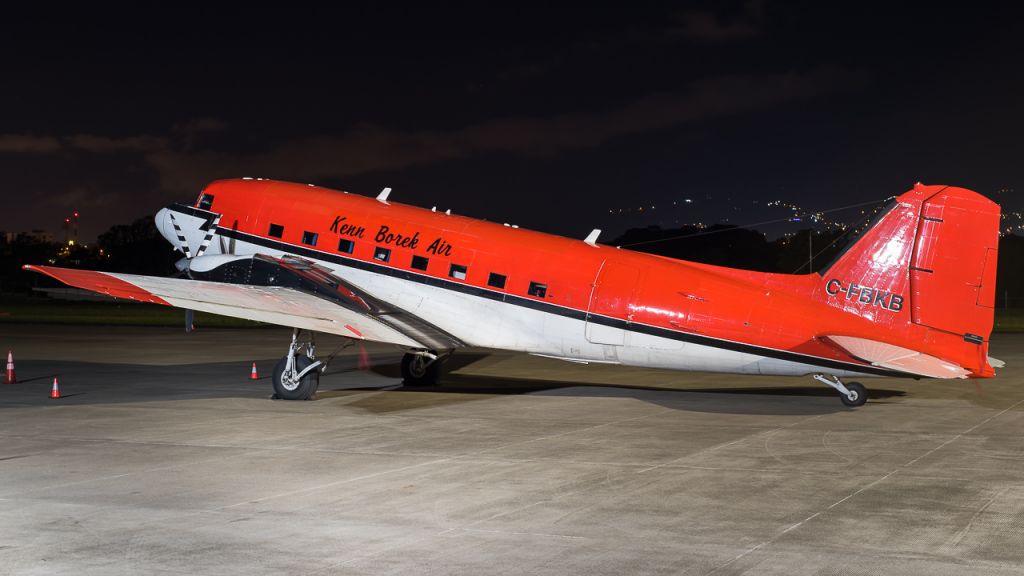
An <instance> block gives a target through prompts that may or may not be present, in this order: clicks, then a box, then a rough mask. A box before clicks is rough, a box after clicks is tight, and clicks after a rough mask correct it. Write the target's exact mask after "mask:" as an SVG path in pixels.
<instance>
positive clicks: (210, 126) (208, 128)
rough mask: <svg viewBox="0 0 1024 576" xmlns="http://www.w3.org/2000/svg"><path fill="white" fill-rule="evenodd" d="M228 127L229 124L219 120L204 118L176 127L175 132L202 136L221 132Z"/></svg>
mask: <svg viewBox="0 0 1024 576" xmlns="http://www.w3.org/2000/svg"><path fill="white" fill-rule="evenodd" d="M227 127H228V125H227V123H226V122H224V121H223V120H221V119H219V118H214V117H212V116H202V117H199V118H193V119H191V120H189V121H188V122H185V123H184V124H179V125H177V126H175V127H174V130H175V132H180V133H182V134H201V133H203V132H220V131H221V130H224V129H225V128H227Z"/></svg>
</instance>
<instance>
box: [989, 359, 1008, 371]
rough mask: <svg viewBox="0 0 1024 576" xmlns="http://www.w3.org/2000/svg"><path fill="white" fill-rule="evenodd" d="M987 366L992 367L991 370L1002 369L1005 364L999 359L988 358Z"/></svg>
mask: <svg viewBox="0 0 1024 576" xmlns="http://www.w3.org/2000/svg"><path fill="white" fill-rule="evenodd" d="M988 365H989V366H991V367H993V368H1002V367H1004V366H1006V362H1003V361H1002V360H1000V359H999V358H993V357H991V356H989V357H988Z"/></svg>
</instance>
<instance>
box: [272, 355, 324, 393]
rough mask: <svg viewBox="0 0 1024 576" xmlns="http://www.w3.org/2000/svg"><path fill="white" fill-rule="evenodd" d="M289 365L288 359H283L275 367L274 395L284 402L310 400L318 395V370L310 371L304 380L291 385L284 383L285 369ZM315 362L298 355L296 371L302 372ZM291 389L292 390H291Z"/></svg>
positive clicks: (296, 357)
mask: <svg viewBox="0 0 1024 576" xmlns="http://www.w3.org/2000/svg"><path fill="white" fill-rule="evenodd" d="M287 363H288V358H281V359H280V360H279V361H278V362H277V365H276V366H274V378H273V380H272V381H273V384H274V395H275V396H277V397H278V398H281V399H283V400H309V399H311V398H312V397H313V395H314V394H316V389H317V387H318V386H320V371H319V370H317V369H315V368H314V369H313V370H310V371H309V373H307V374H306V375H305V376H303V377H302V379H301V380H300V381H299V382H298V383H296V384H294V385H289V384H288V383H286V382H284V379H283V376H284V367H285V365H286V364H287ZM312 363H313V361H312V360H310V359H309V358H307V357H305V356H302V355H296V356H295V371H296V372H302V371H303V370H305V369H306V367H307V366H309V365H310V364H312ZM289 388H291V389H289Z"/></svg>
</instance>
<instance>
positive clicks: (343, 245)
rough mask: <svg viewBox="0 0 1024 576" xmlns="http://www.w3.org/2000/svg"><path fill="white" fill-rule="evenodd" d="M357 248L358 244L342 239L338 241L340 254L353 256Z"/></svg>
mask: <svg viewBox="0 0 1024 576" xmlns="http://www.w3.org/2000/svg"><path fill="white" fill-rule="evenodd" d="M355 247H356V243H355V242H353V241H351V240H345V239H344V238H342V239H341V240H338V252H344V253H345V254H351V253H352V250H354V249H355Z"/></svg>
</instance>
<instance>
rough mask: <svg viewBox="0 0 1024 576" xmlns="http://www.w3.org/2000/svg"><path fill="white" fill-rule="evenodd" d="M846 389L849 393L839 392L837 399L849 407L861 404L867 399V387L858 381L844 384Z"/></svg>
mask: <svg viewBox="0 0 1024 576" xmlns="http://www.w3.org/2000/svg"><path fill="white" fill-rule="evenodd" d="M846 389H847V390H849V391H850V395H849V396H847V395H846V394H842V393H840V394H839V399H840V400H842V401H843V404H844V405H846V406H849V407H850V408H856V407H858V406H863V405H864V403H865V402H867V401H868V389H867V388H865V387H864V385H863V384H861V383H860V382H850V383H848V384H847V385H846Z"/></svg>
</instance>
